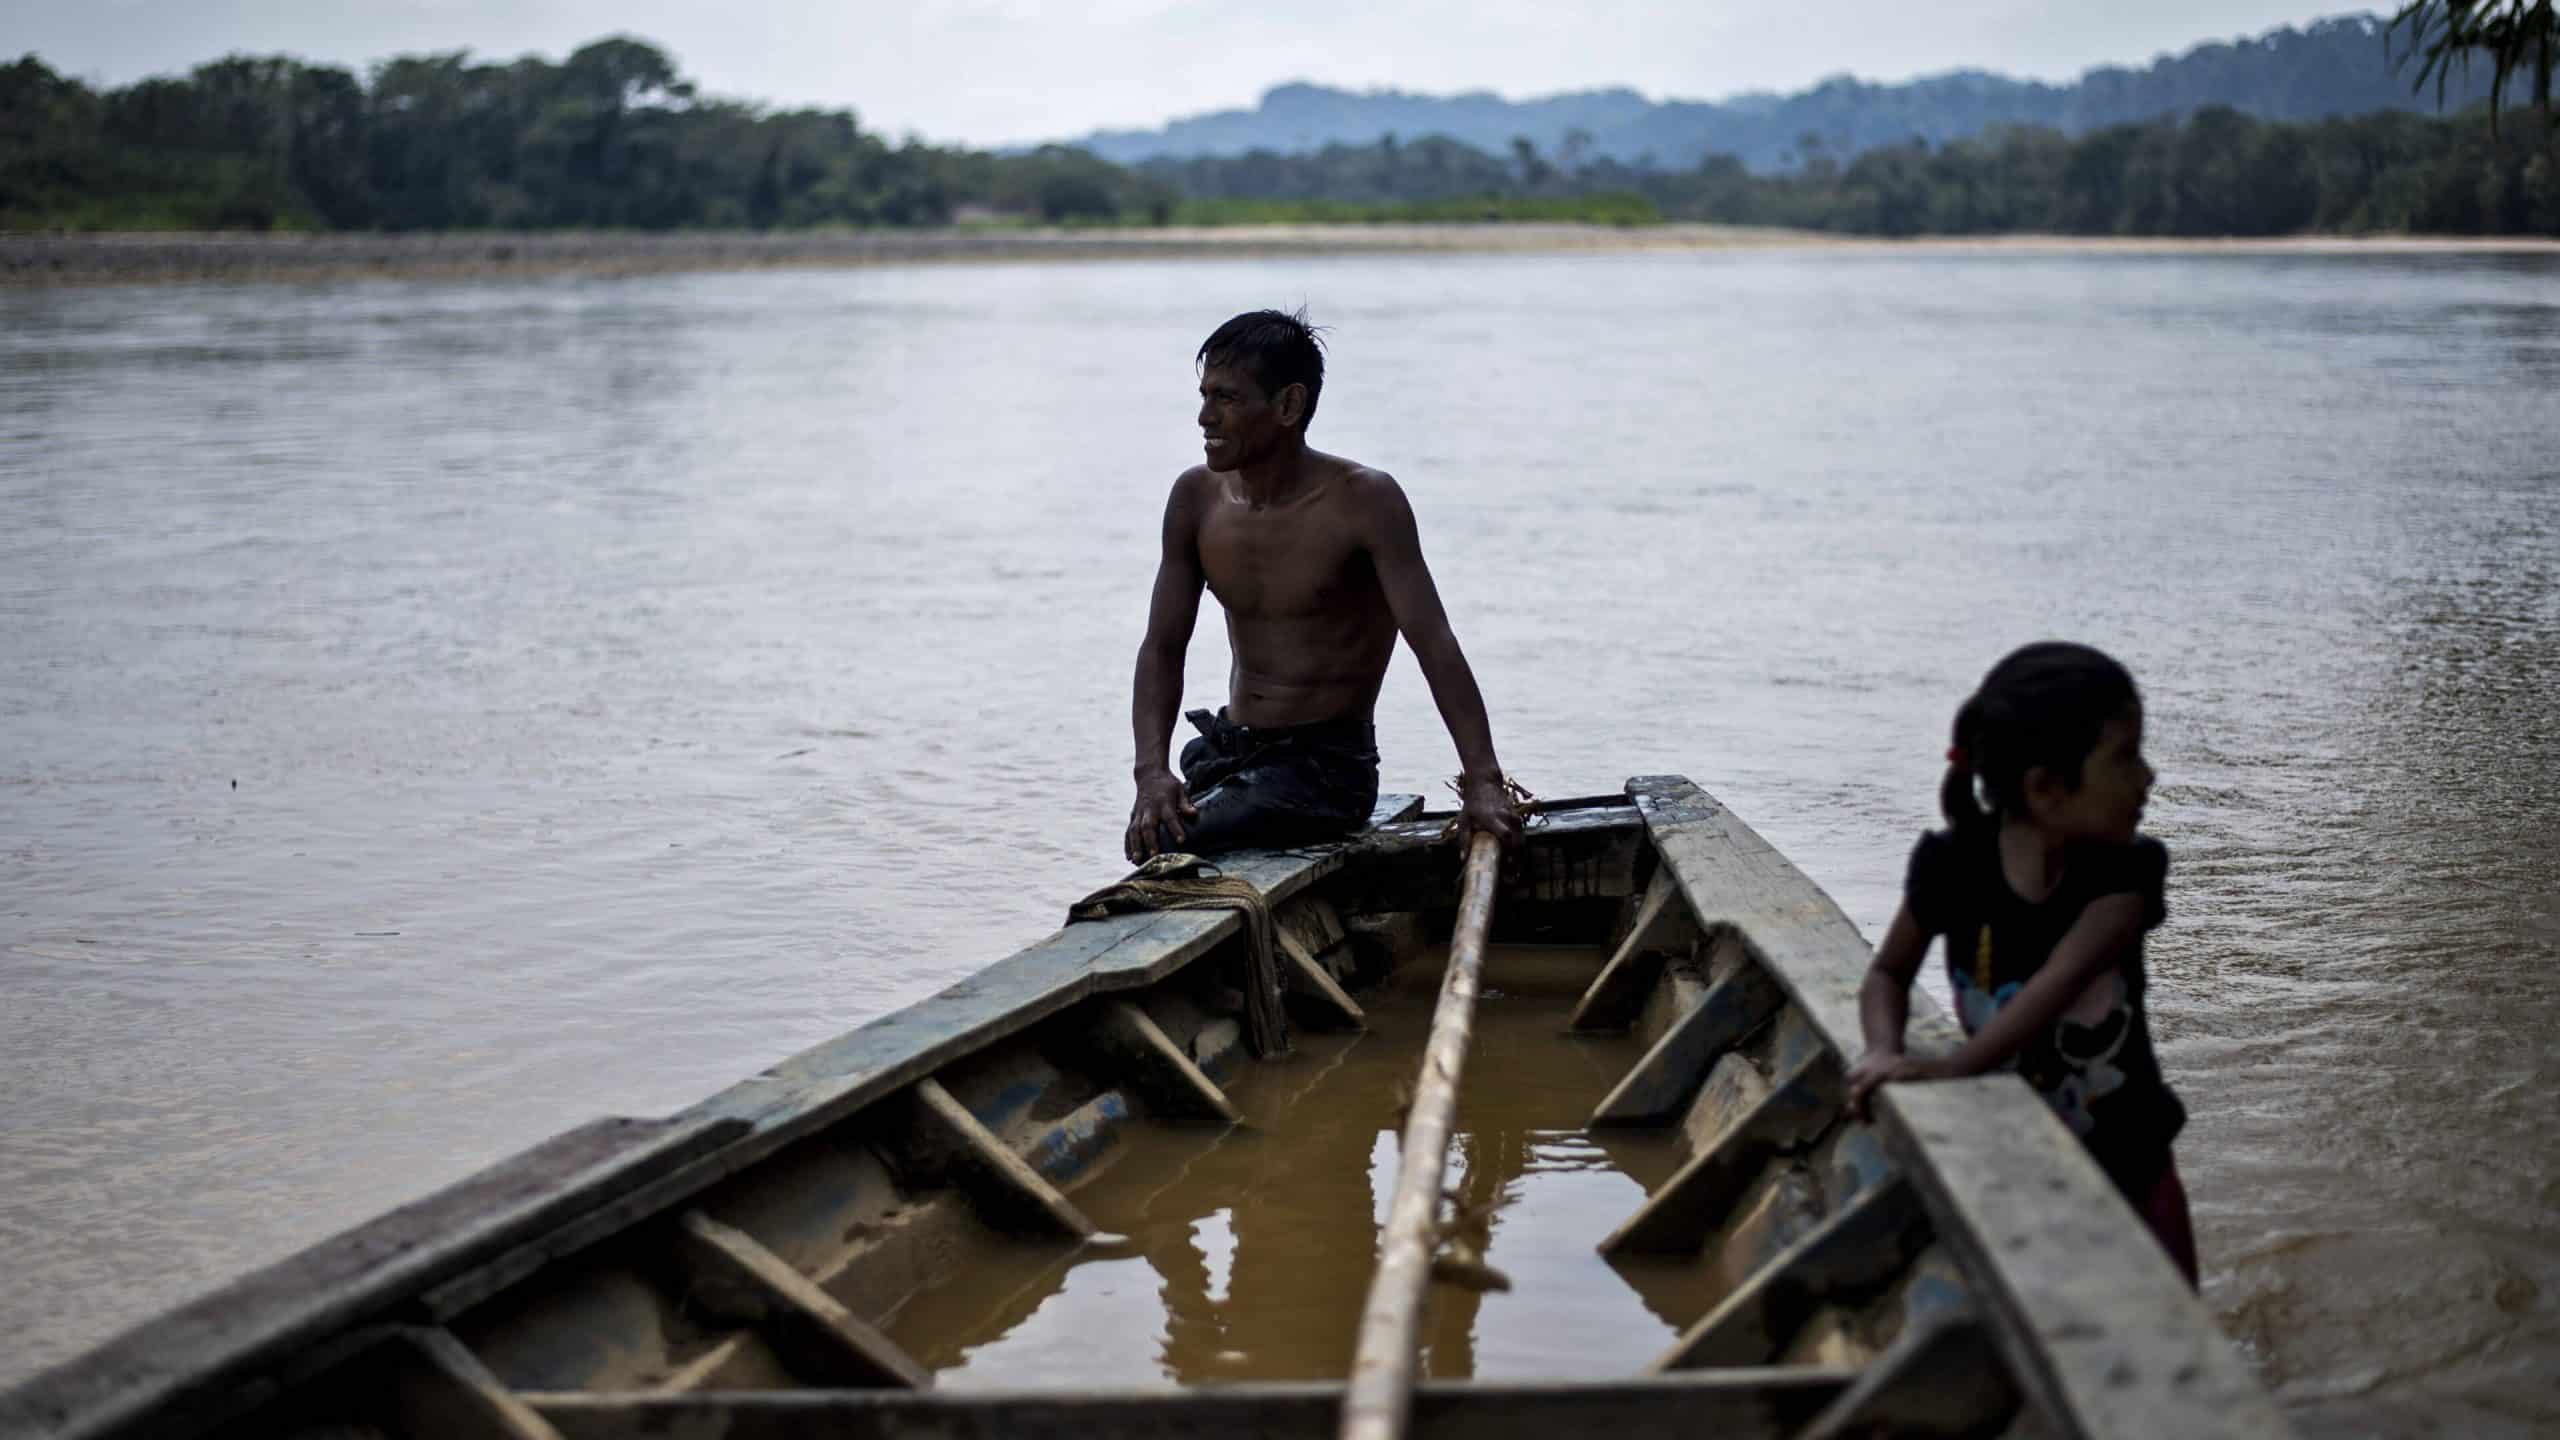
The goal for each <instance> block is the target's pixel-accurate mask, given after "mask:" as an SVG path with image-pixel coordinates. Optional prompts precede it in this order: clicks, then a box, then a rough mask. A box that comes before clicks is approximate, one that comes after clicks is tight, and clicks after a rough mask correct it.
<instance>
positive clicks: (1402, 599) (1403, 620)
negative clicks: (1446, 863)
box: [1358, 471, 1520, 845]
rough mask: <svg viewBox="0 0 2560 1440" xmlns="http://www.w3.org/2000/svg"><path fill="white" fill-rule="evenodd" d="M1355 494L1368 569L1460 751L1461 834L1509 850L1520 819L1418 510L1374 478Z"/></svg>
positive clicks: (1388, 482) (1385, 480)
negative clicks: (1484, 837)
mask: <svg viewBox="0 0 2560 1440" xmlns="http://www.w3.org/2000/svg"><path fill="white" fill-rule="evenodd" d="M1358 493H1359V502H1358V509H1359V514H1360V516H1361V519H1362V528H1363V530H1364V531H1365V534H1364V535H1363V537H1362V538H1363V540H1364V541H1365V542H1366V543H1367V545H1368V549H1369V559H1370V563H1371V564H1373V565H1374V566H1376V567H1377V571H1378V586H1379V588H1380V589H1382V590H1384V591H1385V592H1386V596H1387V608H1388V610H1389V611H1390V612H1392V613H1393V614H1394V616H1395V621H1396V629H1397V630H1398V631H1399V632H1401V633H1402V634H1403V636H1404V643H1405V644H1406V645H1407V646H1409V647H1410V648H1411V649H1412V651H1413V658H1414V660H1415V662H1416V663H1418V664H1420V665H1421V666H1422V678H1423V679H1424V680H1426V681H1429V682H1430V685H1431V699H1432V701H1433V703H1435V704H1437V705H1438V706H1439V707H1440V719H1441V722H1442V723H1443V724H1445V725H1447V726H1448V727H1449V739H1450V740H1451V741H1452V742H1453V743H1455V744H1456V745H1457V747H1458V767H1459V782H1458V787H1459V791H1458V793H1459V799H1460V800H1461V801H1462V802H1463V803H1464V806H1465V808H1464V810H1463V811H1462V813H1461V814H1460V816H1459V825H1460V828H1461V829H1462V830H1463V831H1465V832H1468V833H1473V832H1474V831H1477V830H1483V831H1487V832H1489V833H1491V834H1492V835H1494V836H1495V837H1497V838H1498V839H1500V840H1501V841H1502V843H1503V844H1505V845H1509V844H1511V843H1512V842H1514V841H1516V840H1518V839H1519V838H1520V812H1519V810H1518V809H1517V808H1516V807H1514V806H1513V805H1512V803H1511V796H1510V794H1509V792H1508V791H1507V790H1506V789H1505V788H1504V786H1503V781H1502V762H1500V761H1499V760H1496V759H1495V758H1494V754H1493V723H1492V722H1491V721H1490V720H1488V719H1486V718H1485V713H1484V694H1483V692H1481V691H1479V690H1478V689H1477V688H1476V673H1475V671H1474V670H1473V669H1472V668H1470V667H1469V666H1468V664H1467V656H1466V652H1465V651H1463V650H1460V649H1459V648H1458V637H1457V635H1456V634H1455V633H1454V632H1452V631H1451V630H1450V628H1449V612H1448V611H1446V610H1444V609H1442V608H1441V605H1440V587H1439V586H1437V585H1435V584H1434V583H1432V579H1431V567H1430V566H1429V565H1427V564H1425V563H1423V559H1422V534H1421V531H1420V530H1419V529H1418V528H1416V526H1415V525H1414V522H1413V506H1412V504H1411V503H1409V502H1408V501H1407V500H1406V499H1405V498H1404V489H1403V487H1402V486H1399V485H1397V484H1396V482H1395V481H1394V480H1392V479H1390V478H1389V477H1387V476H1386V475H1384V474H1380V473H1378V472H1375V471H1372V472H1369V473H1368V474H1366V475H1365V476H1363V477H1362V479H1361V480H1360V482H1359V484H1358Z"/></svg>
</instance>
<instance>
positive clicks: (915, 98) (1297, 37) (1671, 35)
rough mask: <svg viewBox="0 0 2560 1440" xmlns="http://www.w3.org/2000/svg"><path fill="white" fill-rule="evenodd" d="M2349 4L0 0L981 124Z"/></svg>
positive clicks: (102, 44) (1906, 50)
mask: <svg viewBox="0 0 2560 1440" xmlns="http://www.w3.org/2000/svg"><path fill="white" fill-rule="evenodd" d="M2349 9H2351V6H2349V5H2345V4H2339V3H2335V0H2333V3H2331V4H2326V5H2322V4H2304V3H2299V0H2294V3H2288V0H2131V3H2127V0H1809V3H1805V4H1800V5H1792V6H1773V5H1770V4H1767V3H1765V0H1752V3H1745V0H1581V3H1578V4H1566V3H1558V0H1405V3H1386V4H1380V3H1377V0H1297V3H1295V4H1292V3H1288V0H1263V3H1258V4H1243V3H1237V0H1059V3H1048V0H829V3H822V0H0V53H5V54H7V55H10V56H14V55H16V54H20V53H24V52H27V51H30V50H31V51H33V52H35V53H36V54H37V55H38V56H40V57H42V58H43V59H44V60H45V62H46V63H48V64H50V65H52V66H53V67H54V68H56V69H58V70H62V71H65V72H68V73H70V74H74V75H78V76H80V77H82V78H84V79H87V80H90V81H92V82H93V83H97V82H103V83H107V84H123V83H126V82H128V81H132V80H135V79H139V78H140V77H142V76H145V75H155V74H165V73H169V72H173V71H178V70H184V69H186V68H187V67H188V66H191V65H194V64H196V63H198V62H200V61H203V60H208V59H211V58H213V57H215V56H217V55H221V54H225V53H229V52H233V51H248V52H251V53H255V54H272V53H279V52H280V53H284V54H290V55H296V56H300V57H302V58H304V59H308V60H313V61H320V62H325V63H330V64H337V65H344V66H347V67H349V68H351V69H358V70H361V69H362V67H363V66H364V65H366V64H367V63H369V62H371V61H374V60H378V59H381V58H382V57H384V56H387V55H395V54H407V53H416V52H419V51H427V50H456V49H467V50H470V51H471V52H473V53H474V54H475V55H478V56H481V57H484V58H491V59H508V58H512V57H514V56H517V55H520V54H524V53H526V52H528V51H531V52H535V53H539V54H542V55H546V56H549V57H552V58H554V59H557V58H559V57H560V56H562V55H564V54H566V53H568V52H569V51H570V50H572V49H575V48H576V47H577V46H579V45H581V44H583V43H585V42H586V41H589V40H593V39H596V38H598V37H600V36H604V35H610V34H629V35H636V36H638V37H640V38H642V39H645V40H649V41H652V42H654V43H656V44H658V45H660V46H662V47H664V48H665V49H666V50H667V51H668V52H669V53H670V54H672V55H673V56H674V57H675V59H676V61H677V63H678V65H679V66H680V67H681V68H682V69H683V70H684V72H685V73H686V74H687V75H689V76H691V77H692V78H693V79H694V80H696V81H697V82H699V83H700V84H701V85H702V86H703V87H704V88H705V89H706V90H708V91H710V92H711V93H713V94H718V95H724V96H732V97H738V98H744V99H756V100H766V101H773V102H777V103H782V104H802V105H820V106H825V107H828V108H836V107H850V108H852V109H853V110H855V111H857V112H858V113H859V114H860V115H861V117H862V119H863V122H864V124H865V125H866V126H867V127H869V128H872V129H877V130H881V131H886V132H889V133H893V134H904V133H915V134H921V135H924V136H926V137H927V138H929V139H933V140H939V141H946V142H950V141H957V142H963V143H968V144H976V145H986V144H996V143H1001V142H1007V141H1017V140H1032V139H1051V138H1058V137H1064V136H1072V135H1080V134H1083V133H1084V132H1086V131H1089V130H1092V129H1095V128H1096V127H1100V126H1115V127H1117V126H1153V125H1159V124H1162V123H1163V122H1164V121H1165V120H1167V119H1170V118H1173V117H1175V116H1179V115H1189V114H1197V113H1199V112H1201V111H1204V110H1215V109H1224V108H1229V107H1234V106H1247V105H1251V104H1252V103H1253V102H1254V100H1255V99H1256V98H1257V97H1259V96H1260V95H1261V93H1262V92H1263V90H1264V89H1266V88H1268V87H1269V86H1271V85H1274V84H1277V83H1279V82H1282V81H1286V80H1314V81H1319V82H1322V83H1325V84H1330V85H1339V86H1345V87H1351V88H1364V89H1365V88H1378V87H1390V86H1391V87H1394V88H1397V89H1402V90H1416V91H1423V92H1428V93H1447V92H1450V91H1455V90H1466V89H1487V90H1494V91H1498V92H1500V93H1502V94H1504V95H1506V96H1510V97H1512V98H1514V99H1517V98H1521V97H1525V96H1531V95H1544V94H1552V93H1554V92H1556V91H1559V90H1577V89H1587V88H1590V87H1594V86H1601V85H1628V86H1632V87H1634V88H1635V89H1637V90H1640V91H1643V92H1644V93H1645V94H1647V95H1649V96H1651V97H1653V98H1655V99H1666V98H1681V99H1718V98H1721V97H1724V96H1726V95H1731V94H1733V93H1735V92H1737V91H1742V90H1751V89H1777V90H1788V89H1796V88H1800V87H1802V86H1804V85H1807V84H1809V83H1811V82H1813V81H1815V80H1817V79H1820V78H1822V77H1823V76H1826V75H1832V74H1838V73H1840V72H1842V71H1847V72H1850V73H1853V74H1856V75H1858V76H1860V77H1862V78H1866V79H1879V80H1900V79H1907V78H1909V77H1911V76H1913V75H1919V74H1926V73H1929V72H1931V71H1937V70H1947V69H1952V68H1955V67H1958V66H1977V67H1981V68H1984V69H1990V70H1998V71H2003V72H2006V73H2008V74H2012V75H2018V76H2026V77H2034V78H2039V79H2068V78H2070V77H2072V76H2075V75H2077V74H2078V73H2079V72H2081V71H2082V70H2084V69H2087V68H2088V67H2089V66H2092V65H2100V64H2110V63H2117V64H2123V63H2131V64H2140V63H2143V62H2145V61H2148V60H2149V59H2151V58H2152V57H2153V56H2155V55H2158V54H2161V53H2163V52H2166V51H2177V50H2183V49H2185V48H2187V47H2188V46H2190V45H2193V44H2196V43H2197V42H2199V41H2203V40H2213V39H2230V38H2233V37H2235V36H2239V35H2244V34H2255V33H2258V32H2260V31H2264V30H2268V29H2272V28H2274V27H2275V26H2278V25H2286V24H2299V23H2301V22H2303V21H2305V20H2309V19H2312V18H2315V17H2317V16H2321V15H2328V14H2337V13H2341V12H2343V11H2347V10H2349Z"/></svg>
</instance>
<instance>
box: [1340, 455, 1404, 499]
mask: <svg viewBox="0 0 2560 1440" xmlns="http://www.w3.org/2000/svg"><path fill="white" fill-rule="evenodd" d="M1323 463H1324V465H1325V466H1326V468H1327V469H1329V470H1330V471H1331V472H1332V477H1333V485H1334V487H1335V489H1334V493H1335V494H1336V495H1338V496H1339V497H1341V500H1342V502H1343V503H1344V504H1347V505H1350V506H1353V507H1355V508H1357V509H1360V510H1363V511H1371V510H1376V509H1379V508H1390V509H1391V508H1394V507H1397V506H1401V505H1403V504H1405V498H1404V487H1403V486H1401V485H1398V484H1397V483H1396V477H1394V476H1393V475H1390V474H1388V473H1387V472H1386V471H1384V470H1381V469H1379V468H1378V467H1377V466H1375V465H1363V464H1361V463H1360V462H1359V461H1357V460H1347V459H1344V458H1343V457H1342V456H1339V455H1327V456H1324V457H1323Z"/></svg>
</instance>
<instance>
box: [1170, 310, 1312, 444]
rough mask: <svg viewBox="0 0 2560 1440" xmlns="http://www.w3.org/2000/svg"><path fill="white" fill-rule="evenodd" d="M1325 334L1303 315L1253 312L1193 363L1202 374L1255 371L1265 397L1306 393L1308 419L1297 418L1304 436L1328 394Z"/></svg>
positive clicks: (1212, 339) (1214, 338)
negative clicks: (1296, 390) (1300, 389)
mask: <svg viewBox="0 0 2560 1440" xmlns="http://www.w3.org/2000/svg"><path fill="white" fill-rule="evenodd" d="M1321 333H1323V332H1321V331H1319V330H1318V329H1316V327H1315V326H1313V325H1310V324H1308V323H1307V312H1306V311H1304V310H1300V311H1297V312H1295V313H1290V312H1288V311H1282V310H1248V311H1246V312H1245V313H1244V314H1242V315H1239V316H1237V317H1236V318H1234V319H1233V320H1230V321H1228V322H1227V323H1226V324H1224V325H1221V326H1219V327H1218V328H1217V329H1215V330H1213V331H1211V332H1210V333H1209V338H1208V339H1207V340H1205V341H1203V342H1201V345H1200V353H1199V354H1197V355H1195V356H1193V357H1192V359H1193V360H1194V361H1195V362H1197V363H1198V364H1199V365H1201V366H1202V367H1203V368H1205V367H1207V366H1211V365H1235V366H1241V367H1243V368H1244V369H1245V370H1247V371H1250V372H1251V373H1252V375H1253V378H1254V383H1256V384H1258V385H1260V386H1261V387H1262V393H1263V394H1265V395H1277V394H1279V393H1280V392H1281V391H1282V390H1284V389H1286V388H1288V387H1289V386H1291V385H1304V386H1306V387H1307V413H1306V414H1304V415H1302V416H1300V417H1298V429H1299V430H1300V431H1304V430H1305V429H1306V428H1307V426H1308V425H1310V424H1313V423H1314V421H1315V418H1316V397H1317V396H1318V395H1321V394H1323V393H1324V345H1323V343H1322V342H1321V341H1319V340H1318V339H1317V338H1316V337H1317V336H1318V335H1320V334H1321Z"/></svg>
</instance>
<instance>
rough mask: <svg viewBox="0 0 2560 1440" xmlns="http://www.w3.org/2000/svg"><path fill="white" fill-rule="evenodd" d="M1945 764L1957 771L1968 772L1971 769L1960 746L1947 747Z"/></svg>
mask: <svg viewBox="0 0 2560 1440" xmlns="http://www.w3.org/2000/svg"><path fill="white" fill-rule="evenodd" d="M1947 763H1948V764H1950V765H1953V766H1954V767H1956V768H1957V769H1959V770H1970V769H1972V768H1973V764H1972V762H1971V761H1970V760H1969V759H1967V758H1966V756H1965V753H1964V747H1963V746H1961V745H1950V746H1948V747H1947Z"/></svg>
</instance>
